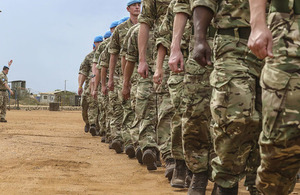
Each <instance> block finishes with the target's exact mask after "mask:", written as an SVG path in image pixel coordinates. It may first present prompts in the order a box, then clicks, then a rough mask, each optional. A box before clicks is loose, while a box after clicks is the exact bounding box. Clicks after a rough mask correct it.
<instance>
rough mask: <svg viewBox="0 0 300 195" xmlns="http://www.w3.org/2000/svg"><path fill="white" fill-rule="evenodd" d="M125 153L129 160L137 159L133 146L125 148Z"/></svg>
mask: <svg viewBox="0 0 300 195" xmlns="http://www.w3.org/2000/svg"><path fill="white" fill-rule="evenodd" d="M125 153H126V154H127V156H128V158H134V157H135V150H134V147H133V145H131V144H130V145H128V146H126V147H125Z"/></svg>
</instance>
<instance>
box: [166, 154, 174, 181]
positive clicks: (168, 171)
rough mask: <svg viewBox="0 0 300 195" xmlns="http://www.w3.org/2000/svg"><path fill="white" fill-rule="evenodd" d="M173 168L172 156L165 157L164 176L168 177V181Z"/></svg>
mask: <svg viewBox="0 0 300 195" xmlns="http://www.w3.org/2000/svg"><path fill="white" fill-rule="evenodd" d="M174 168H175V160H174V159H173V158H169V159H167V160H166V171H165V177H166V178H168V180H169V181H171V179H172V175H173V171H174Z"/></svg>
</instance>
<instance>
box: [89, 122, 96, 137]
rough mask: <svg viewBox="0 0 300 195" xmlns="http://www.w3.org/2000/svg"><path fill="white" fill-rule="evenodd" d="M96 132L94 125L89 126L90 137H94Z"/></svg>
mask: <svg viewBox="0 0 300 195" xmlns="http://www.w3.org/2000/svg"><path fill="white" fill-rule="evenodd" d="M96 131H97V129H96V125H94V124H92V125H91V126H90V133H91V135H92V136H96V134H97V133H96Z"/></svg>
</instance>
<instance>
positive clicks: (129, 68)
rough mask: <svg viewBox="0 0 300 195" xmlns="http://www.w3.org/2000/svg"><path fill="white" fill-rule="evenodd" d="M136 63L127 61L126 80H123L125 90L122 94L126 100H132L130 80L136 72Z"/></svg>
mask: <svg viewBox="0 0 300 195" xmlns="http://www.w3.org/2000/svg"><path fill="white" fill-rule="evenodd" d="M134 66H135V63H134V62H131V61H126V65H125V69H124V80H123V89H122V94H123V97H124V99H125V100H127V99H129V98H130V78H131V76H132V73H133V71H134Z"/></svg>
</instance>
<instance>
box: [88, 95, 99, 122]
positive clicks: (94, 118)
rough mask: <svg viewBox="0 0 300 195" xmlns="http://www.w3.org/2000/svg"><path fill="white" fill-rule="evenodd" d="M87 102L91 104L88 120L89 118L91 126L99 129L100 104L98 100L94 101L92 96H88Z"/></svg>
mask: <svg viewBox="0 0 300 195" xmlns="http://www.w3.org/2000/svg"><path fill="white" fill-rule="evenodd" d="M87 101H88V104H89V107H88V118H89V124H90V125H96V126H97V127H99V124H98V113H99V112H98V102H97V100H96V99H94V98H93V97H92V96H91V95H90V94H88V96H87Z"/></svg>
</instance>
